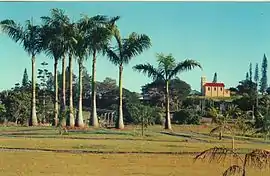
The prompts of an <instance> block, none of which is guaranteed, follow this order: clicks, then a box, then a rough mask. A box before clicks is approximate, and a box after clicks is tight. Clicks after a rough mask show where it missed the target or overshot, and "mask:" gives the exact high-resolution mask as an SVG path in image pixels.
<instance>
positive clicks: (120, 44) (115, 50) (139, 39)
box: [106, 27, 151, 129]
mask: <svg viewBox="0 0 270 176" xmlns="http://www.w3.org/2000/svg"><path fill="white" fill-rule="evenodd" d="M113 35H114V38H115V40H116V43H117V44H116V46H115V47H111V46H108V47H107V48H106V53H107V56H108V58H109V60H110V61H111V62H112V63H113V64H115V65H117V66H118V67H119V110H118V120H117V123H116V127H117V128H119V129H123V128H124V121H123V99H122V96H123V95H122V94H123V91H122V77H123V67H124V65H127V64H128V63H129V61H130V60H131V59H132V58H134V57H135V56H137V55H139V54H141V53H142V52H143V51H144V50H146V49H148V48H150V46H151V42H150V38H149V37H148V36H147V35H145V34H142V35H139V34H137V33H135V32H133V33H131V34H130V35H129V36H128V37H127V38H124V39H121V36H120V32H119V30H118V29H117V27H114V28H113Z"/></svg>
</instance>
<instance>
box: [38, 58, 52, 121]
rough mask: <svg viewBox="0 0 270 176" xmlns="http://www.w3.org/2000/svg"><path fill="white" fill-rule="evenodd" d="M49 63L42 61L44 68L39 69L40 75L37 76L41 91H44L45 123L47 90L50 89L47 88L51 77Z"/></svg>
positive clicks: (44, 116) (43, 108)
mask: <svg viewBox="0 0 270 176" xmlns="http://www.w3.org/2000/svg"><path fill="white" fill-rule="evenodd" d="M47 65H48V63H46V62H42V63H41V66H42V69H38V76H37V78H38V79H40V89H41V92H42V98H41V99H42V108H41V109H42V110H41V111H42V113H41V114H42V115H43V118H42V120H41V122H42V123H45V122H46V97H47V95H46V92H47V90H48V88H47V82H48V79H49V76H50V72H49V71H48V70H47V69H46V66H47Z"/></svg>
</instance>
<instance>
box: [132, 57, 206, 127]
mask: <svg viewBox="0 0 270 176" xmlns="http://www.w3.org/2000/svg"><path fill="white" fill-rule="evenodd" d="M157 61H158V67H157V68H155V67H154V66H153V65H151V64H150V63H146V64H139V65H136V66H134V67H133V68H134V70H136V71H138V72H142V73H144V74H147V76H148V77H150V78H152V79H153V80H163V81H164V82H165V84H166V85H165V87H166V90H165V96H166V97H165V98H166V121H165V129H170V130H171V129H172V127H171V119H170V100H169V97H170V95H169V83H170V81H171V80H172V79H174V78H175V77H176V76H177V75H178V74H179V73H181V72H184V71H189V70H192V69H193V68H195V67H199V68H202V67H201V65H200V63H198V62H197V61H195V60H190V59H187V60H184V61H182V62H179V63H176V62H175V58H174V57H173V56H172V55H171V54H169V55H167V56H166V55H164V54H157Z"/></svg>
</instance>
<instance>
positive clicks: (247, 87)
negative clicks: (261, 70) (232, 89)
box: [237, 80, 256, 96]
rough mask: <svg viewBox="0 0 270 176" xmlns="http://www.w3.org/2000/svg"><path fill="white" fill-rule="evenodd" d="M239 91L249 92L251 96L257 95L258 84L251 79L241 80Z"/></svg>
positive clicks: (242, 92)
mask: <svg viewBox="0 0 270 176" xmlns="http://www.w3.org/2000/svg"><path fill="white" fill-rule="evenodd" d="M237 90H238V93H239V94H241V95H243V94H248V95H250V96H255V94H256V84H255V83H254V82H252V81H249V80H243V81H240V82H239V85H238V86H237Z"/></svg>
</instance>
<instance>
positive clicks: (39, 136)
mask: <svg viewBox="0 0 270 176" xmlns="http://www.w3.org/2000/svg"><path fill="white" fill-rule="evenodd" d="M162 130H163V129H162V127H160V126H154V127H150V128H149V129H148V130H147V132H146V134H147V135H148V137H143V138H142V137H140V136H139V135H137V136H136V133H139V130H135V129H134V127H130V129H129V128H128V130H124V131H114V130H111V131H110V130H109V131H107V132H108V133H107V134H106V132H105V133H103V132H101V133H99V132H98V131H96V133H90V132H91V130H90V132H89V133H88V132H87V133H84V134H82V133H76V132H75V133H70V134H69V135H67V136H65V135H64V136H60V135H58V132H57V130H56V129H54V128H49V127H44V128H32V129H31V128H21V127H16V128H14V127H12V128H0V132H2V134H4V133H5V135H6V134H7V133H6V132H10V131H13V132H14V131H15V132H18V134H17V135H18V136H21V137H13V138H11V137H7V136H1V137H0V147H10V148H34V149H54V150H61V149H69V150H87V151H104V152H200V151H203V150H205V149H208V148H211V147H214V146H225V147H230V146H231V140H230V139H224V140H222V141H219V140H217V139H215V138H211V137H203V140H207V141H208V142H199V141H196V140H194V139H193V140H191V139H188V141H185V139H187V138H184V137H179V136H178V137H176V136H168V135H162V134H159V131H162ZM207 130H209V128H208V127H202V126H201V127H200V126H175V127H174V131H177V132H185V131H186V132H187V131H194V132H201V133H206V132H207ZM26 131H27V133H28V134H26V133H25V132H26ZM92 131H93V130H92ZM31 133H32V134H31ZM34 133H36V134H34ZM15 136H16V135H15ZM24 136H25V137H26V138H24ZM31 136H32V137H36V138H29V137H31ZM51 137H57V138H51ZM64 137H65V138H64ZM72 137H80V138H87V139H71V138H72ZM105 138H106V139H105ZM197 138H198V139H200V138H199V137H197ZM151 140H152V141H151ZM209 142H211V143H209ZM235 147H236V148H237V149H239V150H240V151H247V150H251V149H256V148H258V149H270V148H269V145H267V144H259V143H258V144H255V143H252V142H249V141H239V140H235ZM193 157H194V156H191V155H165V154H71V153H54V152H35V151H27V152H26V151H4V150H2V151H0V176H2V175H3V176H19V175H20V176H43V175H44V176H45V175H46V176H47V175H53V176H64V175H67V176H73V175H74V176H75V175H83V176H86V175H91V176H92V175H98V176H103V175H104V176H105V175H106V176H107V175H111V176H114V175H115V176H122V175H139V176H140V175H147V176H148V175H149V176H163V175H172V176H173V175H177V176H178V175H181V176H206V175H207V176H218V175H221V174H222V172H223V171H224V169H225V168H226V166H228V163H227V164H225V165H223V166H222V165H217V164H214V163H213V164H209V163H202V162H197V163H195V164H194V163H193V160H192V158H193ZM255 175H256V176H257V175H259V176H268V175H270V172H269V170H266V171H263V172H258V171H255V170H251V169H249V172H248V176H255Z"/></svg>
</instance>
